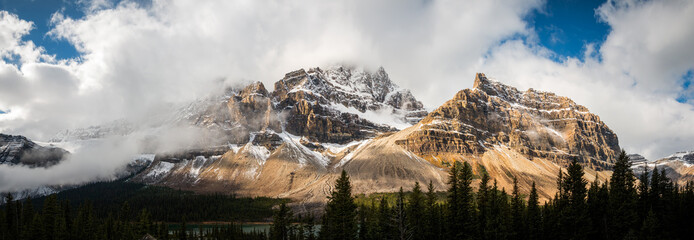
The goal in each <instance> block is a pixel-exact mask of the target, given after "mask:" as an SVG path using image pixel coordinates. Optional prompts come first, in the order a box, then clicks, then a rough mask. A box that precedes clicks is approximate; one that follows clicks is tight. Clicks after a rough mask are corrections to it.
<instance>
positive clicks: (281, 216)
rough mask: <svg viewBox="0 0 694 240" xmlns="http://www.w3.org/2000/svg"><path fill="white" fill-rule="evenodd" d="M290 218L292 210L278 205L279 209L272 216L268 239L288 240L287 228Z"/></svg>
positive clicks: (289, 225)
mask: <svg viewBox="0 0 694 240" xmlns="http://www.w3.org/2000/svg"><path fill="white" fill-rule="evenodd" d="M292 218H293V214H292V210H290V209H289V208H288V207H287V205H286V204H285V203H282V204H280V207H279V209H278V210H277V211H276V212H275V214H274V215H273V216H272V226H271V227H270V239H272V240H287V239H289V228H290V227H291V223H292V222H291V221H292Z"/></svg>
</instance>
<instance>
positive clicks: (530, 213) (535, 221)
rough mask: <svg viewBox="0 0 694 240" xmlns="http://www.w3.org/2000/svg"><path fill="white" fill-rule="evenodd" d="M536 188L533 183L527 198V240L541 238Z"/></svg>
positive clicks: (540, 216) (540, 220) (540, 217)
mask: <svg viewBox="0 0 694 240" xmlns="http://www.w3.org/2000/svg"><path fill="white" fill-rule="evenodd" d="M538 198H539V197H538V195H537V188H535V182H533V185H532V187H531V188H530V195H529V196H528V210H527V211H526V217H525V219H526V220H525V222H526V224H527V226H528V229H527V233H528V235H527V239H540V238H541V237H542V215H541V212H540V206H539V204H540V203H539V201H538Z"/></svg>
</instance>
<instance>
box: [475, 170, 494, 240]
mask: <svg viewBox="0 0 694 240" xmlns="http://www.w3.org/2000/svg"><path fill="white" fill-rule="evenodd" d="M481 174H482V177H481V178H480V185H479V190H478V191H477V208H478V209H479V214H478V216H477V219H478V220H477V221H478V223H479V233H478V235H480V236H481V238H482V239H487V235H486V234H485V233H486V232H488V231H491V230H492V229H489V222H490V219H489V211H490V200H489V199H490V189H489V174H488V173H487V171H483V172H482V173H481Z"/></svg>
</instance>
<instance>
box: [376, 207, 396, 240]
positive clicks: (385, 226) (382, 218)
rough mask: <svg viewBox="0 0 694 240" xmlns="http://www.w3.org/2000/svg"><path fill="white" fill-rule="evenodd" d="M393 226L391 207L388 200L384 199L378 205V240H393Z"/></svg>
mask: <svg viewBox="0 0 694 240" xmlns="http://www.w3.org/2000/svg"><path fill="white" fill-rule="evenodd" d="M392 226H393V223H392V218H391V215H390V207H389V206H388V201H387V200H386V198H385V197H383V198H381V201H380V203H379V205H378V226H377V229H378V231H377V233H378V235H377V238H376V239H391V238H392V235H394V231H393V228H392Z"/></svg>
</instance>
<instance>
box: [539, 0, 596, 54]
mask: <svg viewBox="0 0 694 240" xmlns="http://www.w3.org/2000/svg"><path fill="white" fill-rule="evenodd" d="M603 3H604V1H602V0H550V1H548V2H547V3H546V4H545V6H544V7H543V8H541V9H538V10H535V11H533V12H532V13H531V14H529V15H528V16H527V19H526V21H527V22H528V23H529V24H530V25H531V26H533V28H534V29H535V31H536V33H537V35H538V38H539V39H538V41H539V44H540V45H542V46H544V47H546V48H549V49H551V50H552V51H553V52H554V53H556V54H557V55H556V56H555V57H556V58H557V59H564V58H566V57H576V58H579V59H583V53H584V52H585V50H586V49H585V46H586V44H591V43H592V44H600V43H602V42H603V41H604V40H605V37H606V36H607V34H608V32H609V26H608V25H607V24H606V23H604V22H602V21H599V19H598V17H597V16H596V14H595V9H596V8H598V7H599V6H600V5H602V4H603Z"/></svg>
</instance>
